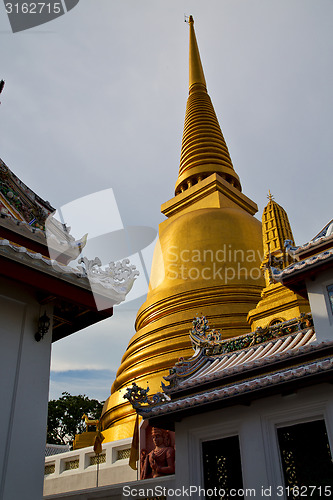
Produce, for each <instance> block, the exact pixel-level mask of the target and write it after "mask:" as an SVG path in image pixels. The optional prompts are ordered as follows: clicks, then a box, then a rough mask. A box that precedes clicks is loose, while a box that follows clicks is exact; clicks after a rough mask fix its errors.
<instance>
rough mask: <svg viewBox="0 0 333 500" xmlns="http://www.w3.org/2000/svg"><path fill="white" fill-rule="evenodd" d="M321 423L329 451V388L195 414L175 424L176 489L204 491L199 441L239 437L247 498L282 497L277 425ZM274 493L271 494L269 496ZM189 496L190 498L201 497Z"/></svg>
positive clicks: (332, 415) (332, 405)
mask: <svg viewBox="0 0 333 500" xmlns="http://www.w3.org/2000/svg"><path fill="white" fill-rule="evenodd" d="M318 419H324V420H325V423H326V428H327V434H328V438H329V442H330V447H331V450H333V388H332V385H331V384H320V385H317V386H313V387H309V388H304V389H300V390H298V391H297V392H295V393H292V394H289V395H288V396H282V395H277V396H272V397H268V398H264V399H261V400H257V401H253V402H252V403H251V405H249V406H245V405H237V406H234V407H230V408H225V409H221V410H215V411H212V412H208V413H202V414H201V415H195V416H192V417H188V418H185V419H183V420H182V421H181V422H179V423H176V475H175V479H176V488H183V487H185V488H188V489H190V488H191V487H192V489H193V488H194V487H198V488H199V487H201V488H204V478H203V465H202V442H203V441H210V440H215V439H220V438H224V437H230V436H235V435H238V437H239V442H240V453H241V465H242V475H243V488H244V490H248V492H247V493H248V494H247V496H245V498H248V497H251V495H252V497H253V498H254V495H253V493H254V492H255V494H256V495H255V497H256V498H264V497H265V496H262V491H263V490H264V491H266V493H269V491H268V489H269V488H271V492H272V495H271V496H268V495H266V496H267V497H269V498H282V499H286V498H287V497H286V496H283V495H282V496H280V495H277V492H278V493H280V490H278V487H279V486H280V487H281V486H283V484H284V481H283V473H282V467H281V463H280V456H279V446H278V440H277V431H276V429H277V428H278V427H284V426H287V425H293V424H298V423H302V422H308V421H311V420H318ZM273 493H274V494H273ZM202 497H203V495H202V494H201V496H200V495H199V493H195V492H194V493H193V494H192V496H191V499H192V500H194V499H200V498H201V499H202Z"/></svg>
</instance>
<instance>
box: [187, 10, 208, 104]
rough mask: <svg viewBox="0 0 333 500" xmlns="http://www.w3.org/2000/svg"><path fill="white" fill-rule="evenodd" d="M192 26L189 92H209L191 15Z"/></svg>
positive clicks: (189, 22)
mask: <svg viewBox="0 0 333 500" xmlns="http://www.w3.org/2000/svg"><path fill="white" fill-rule="evenodd" d="M188 24H189V26H190V48H189V93H190V94H191V92H194V91H195V90H197V89H199V87H200V90H201V91H203V92H207V89H206V80H205V75H204V72H203V68H202V64H201V59H200V53H199V48H198V43H197V39H196V36H195V31H194V19H193V17H192V16H190V17H189V20H188Z"/></svg>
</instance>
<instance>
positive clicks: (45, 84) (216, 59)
mask: <svg viewBox="0 0 333 500" xmlns="http://www.w3.org/2000/svg"><path fill="white" fill-rule="evenodd" d="M184 14H187V15H189V14H192V15H193V16H194V19H195V29H196V34H197V39H198V44H199V49H200V53H201V58H202V62H203V66H204V72H205V76H206V81H207V86H208V92H209V94H210V96H211V98H212V102H213V105H214V107H215V111H216V113H217V116H218V119H219V122H220V125H221V128H222V131H223V134H224V137H225V139H226V142H227V144H228V147H229V151H230V154H231V157H232V160H233V164H234V168H235V170H236V172H237V174H238V175H239V177H240V179H241V182H242V187H243V192H244V194H246V195H247V196H249V197H250V198H251V199H253V200H254V201H255V202H256V203H257V204H258V207H259V212H258V218H261V215H262V210H263V208H264V206H265V204H266V203H267V198H266V196H267V193H268V190H269V189H270V190H271V192H272V194H273V195H274V197H275V199H276V201H277V202H278V203H279V204H281V205H282V206H283V207H284V208H285V210H287V212H288V215H289V219H290V223H291V225H292V229H293V232H294V237H295V240H296V243H297V244H302V243H305V242H306V241H308V240H309V239H311V238H312V237H313V236H314V235H315V234H317V233H318V232H319V230H320V229H321V228H322V227H323V226H324V225H325V224H326V223H327V222H328V221H329V220H330V219H331V218H332V212H331V210H330V209H329V206H330V202H331V193H332V157H333V141H332V121H333V118H332V116H333V113H332V101H333V97H332V95H333V93H332V89H333V77H332V74H333V69H332V53H333V50H332V49H333V36H332V33H333V2H332V0H209V1H204V0H200V1H196V0H188V1H185V0H168V1H167V2H166V1H164V2H163V1H161V0H133V1H132V0H127V1H122V2H120V1H115V0H80V2H79V4H78V5H77V6H76V7H75V8H73V9H72V10H71V11H70V12H68V13H67V14H66V15H63V16H61V17H59V18H58V19H56V20H54V21H52V22H50V23H48V24H44V25H43V26H40V27H38V28H34V29H30V30H27V31H24V32H20V33H16V34H13V33H12V32H11V29H10V25H9V21H8V18H7V15H6V12H5V8H4V5H3V4H2V3H1V4H0V48H1V50H0V57H1V64H0V71H1V73H0V79H1V78H3V79H5V80H6V86H5V89H4V91H3V93H2V94H1V101H2V104H1V106H0V127H1V129H0V157H1V158H2V159H3V161H4V162H5V163H6V164H7V165H8V166H9V167H10V168H11V169H12V170H13V171H14V172H15V173H16V175H17V176H18V177H20V178H21V179H22V180H23V181H24V182H25V183H26V184H27V185H28V186H29V187H31V188H32V189H33V190H34V191H35V192H36V193H38V194H39V195H40V196H41V197H42V198H44V199H46V200H48V201H50V203H51V204H52V205H53V206H54V207H56V208H58V209H59V208H60V207H62V206H64V205H66V204H68V203H71V202H72V201H74V200H77V199H81V198H82V197H84V196H88V195H92V194H94V193H98V192H99V191H101V190H105V189H112V190H113V194H114V197H115V200H116V203H115V205H116V206H117V210H119V213H117V214H112V213H109V212H112V210H108V207H105V205H103V204H102V203H98V202H96V200H98V196H97V197H96V195H95V196H94V197H93V198H92V199H93V200H95V201H94V202H93V203H91V206H90V205H89V196H88V198H86V200H87V204H86V206H89V209H90V210H89V212H90V214H91V217H92V219H93V220H96V221H97V219H99V218H100V217H103V218H104V219H106V220H107V219H110V220H112V218H113V217H114V218H118V215H119V214H120V217H121V220H122V224H123V225H125V226H147V227H150V228H153V229H155V230H157V228H158V224H159V222H161V221H162V220H163V218H164V216H162V215H161V214H160V205H161V204H162V203H163V202H165V201H167V200H169V199H170V198H172V196H173V193H174V185H175V182H176V179H177V175H178V167H179V156H180V144H181V135H182V129H183V121H184V113H185V105H186V99H187V95H188V26H187V25H186V24H185V23H184ZM96 223H97V222H96ZM75 236H80V235H75ZM142 302H143V298H141V299H140V298H137V299H136V300H135V301H130V302H128V301H127V302H126V303H125V304H124V305H123V306H120V307H118V308H115V312H114V316H113V317H112V318H111V319H110V320H107V321H105V322H103V323H101V324H98V325H97V326H94V327H91V328H89V329H87V330H86V331H84V332H79V333H77V334H75V335H73V336H72V337H71V338H69V339H66V340H63V341H60V342H58V343H56V344H55V345H54V346H53V355H52V374H51V397H52V398H53V397H57V396H59V395H60V394H61V392H62V391H64V390H68V391H69V392H72V393H73V394H74V393H76V394H78V393H85V394H87V395H89V396H91V397H96V398H99V399H106V398H107V397H108V396H109V394H110V386H111V383H112V379H113V377H114V372H115V371H116V369H117V368H118V366H119V363H120V357H121V355H122V354H123V352H124V350H125V348H126V345H127V342H128V340H129V339H130V338H131V336H132V335H133V333H134V327H133V323H134V318H135V311H136V310H137V309H138V307H139V305H140V303H142Z"/></svg>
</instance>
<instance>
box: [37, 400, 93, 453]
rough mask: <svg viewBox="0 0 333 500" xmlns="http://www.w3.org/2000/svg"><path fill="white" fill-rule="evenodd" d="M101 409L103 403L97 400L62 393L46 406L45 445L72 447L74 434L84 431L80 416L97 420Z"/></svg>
mask: <svg viewBox="0 0 333 500" xmlns="http://www.w3.org/2000/svg"><path fill="white" fill-rule="evenodd" d="M102 408H103V403H101V402H100V401H98V400H97V399H89V398H88V397H87V396H85V395H83V396H82V395H79V396H72V395H71V394H69V393H68V392H63V393H62V395H61V397H60V398H59V399H53V400H51V401H49V404H48V416H47V443H49V444H69V445H70V446H71V447H72V444H73V441H74V437H75V434H80V433H81V432H83V431H85V424H84V421H83V420H82V415H83V414H84V413H85V414H86V415H88V416H89V418H91V419H94V420H95V419H99V418H100V416H101V413H102Z"/></svg>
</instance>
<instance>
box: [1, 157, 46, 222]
mask: <svg viewBox="0 0 333 500" xmlns="http://www.w3.org/2000/svg"><path fill="white" fill-rule="evenodd" d="M53 212H55V208H53V207H52V206H51V204H50V203H49V202H48V201H45V200H43V199H42V198H41V197H40V196H38V195H37V194H36V193H35V192H34V191H33V190H32V189H30V188H29V187H28V186H26V184H24V183H23V182H22V181H21V179H19V178H18V177H17V176H16V175H15V174H14V173H13V172H12V171H11V170H10V168H9V167H8V166H7V165H6V164H5V162H4V161H2V160H1V159H0V213H1V214H5V215H6V214H8V215H9V216H11V217H13V218H14V219H16V220H18V221H22V222H23V223H26V224H28V225H29V226H31V227H32V228H35V229H44V223H45V220H46V218H47V217H48V216H49V215H50V214H51V213H53Z"/></svg>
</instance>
